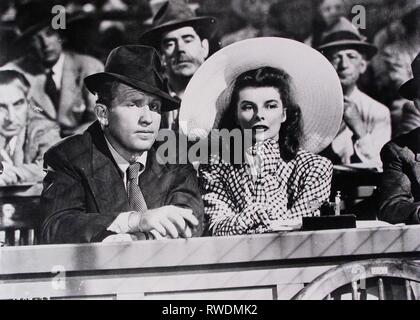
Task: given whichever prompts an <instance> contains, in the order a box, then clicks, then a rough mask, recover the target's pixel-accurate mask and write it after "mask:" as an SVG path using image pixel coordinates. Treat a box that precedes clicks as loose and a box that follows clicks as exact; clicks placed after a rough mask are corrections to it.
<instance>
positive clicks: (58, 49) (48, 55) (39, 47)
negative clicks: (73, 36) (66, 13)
mask: <svg viewBox="0 0 420 320" xmlns="http://www.w3.org/2000/svg"><path fill="white" fill-rule="evenodd" d="M32 43H33V46H34V47H35V49H36V51H37V53H38V55H39V57H40V58H41V61H42V63H43V64H44V65H46V66H48V67H51V66H53V65H54V64H55V63H56V62H57V61H58V59H59V58H60V55H61V53H62V52H63V45H62V43H61V37H60V35H59V34H58V32H57V31H55V30H53V29H52V28H45V29H42V30H41V31H39V32H38V33H37V34H36V35H35V36H34V37H33V38H32Z"/></svg>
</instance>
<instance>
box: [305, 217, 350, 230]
mask: <svg viewBox="0 0 420 320" xmlns="http://www.w3.org/2000/svg"><path fill="white" fill-rule="evenodd" d="M349 228H356V216H355V215H354V214H344V215H340V216H324V217H322V216H321V217H303V218H302V231H310V230H327V229H349Z"/></svg>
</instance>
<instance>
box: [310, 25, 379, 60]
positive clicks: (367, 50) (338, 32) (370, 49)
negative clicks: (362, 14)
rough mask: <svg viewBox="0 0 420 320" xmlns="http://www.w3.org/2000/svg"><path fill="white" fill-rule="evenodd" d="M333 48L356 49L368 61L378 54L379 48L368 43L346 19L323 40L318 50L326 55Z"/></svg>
mask: <svg viewBox="0 0 420 320" xmlns="http://www.w3.org/2000/svg"><path fill="white" fill-rule="evenodd" d="M333 48H352V49H355V50H357V51H359V52H361V53H363V54H364V55H365V56H366V58H367V59H368V60H370V59H371V58H372V57H373V56H374V55H375V54H376V53H377V52H378V48H376V47H375V46H374V45H373V44H370V43H368V42H366V39H365V37H364V36H362V35H361V34H360V32H359V30H357V28H356V27H355V26H354V25H353V24H352V23H351V22H350V21H349V20H347V19H346V18H344V17H341V18H340V20H339V22H338V23H337V24H336V25H335V26H334V27H333V29H332V30H331V31H330V32H328V33H327V34H326V35H325V36H324V37H323V38H322V39H321V44H320V45H319V46H318V48H317V49H318V50H319V51H321V52H322V53H325V52H326V51H328V50H330V49H333Z"/></svg>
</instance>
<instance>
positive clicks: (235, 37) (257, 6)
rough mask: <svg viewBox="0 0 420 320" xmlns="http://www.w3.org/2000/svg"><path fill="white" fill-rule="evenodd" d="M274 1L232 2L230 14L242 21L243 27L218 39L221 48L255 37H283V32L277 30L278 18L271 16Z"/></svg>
mask: <svg viewBox="0 0 420 320" xmlns="http://www.w3.org/2000/svg"><path fill="white" fill-rule="evenodd" d="M275 3H276V1H275V0H232V1H231V10H232V12H233V13H234V14H235V15H236V16H238V17H239V18H241V20H243V23H244V26H243V27H242V28H240V29H239V30H237V31H234V32H232V33H230V34H227V35H225V36H223V37H222V38H221V39H220V42H221V46H222V47H225V46H227V45H229V44H231V43H234V42H237V41H240V40H245V39H249V38H255V37H265V36H278V37H280V36H284V35H285V34H284V32H282V31H281V30H279V29H276V28H275V26H276V27H277V28H278V27H279V26H280V23H279V22H278V21H277V22H276V21H275V20H278V19H279V18H280V17H279V16H277V17H274V16H273V9H274V8H275V7H273V4H275Z"/></svg>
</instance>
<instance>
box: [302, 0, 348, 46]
mask: <svg viewBox="0 0 420 320" xmlns="http://www.w3.org/2000/svg"><path fill="white" fill-rule="evenodd" d="M312 3H313V10H314V13H315V15H314V18H313V22H312V32H311V34H310V35H309V37H308V38H306V39H305V41H304V43H306V44H307V45H309V46H311V47H318V45H319V44H320V41H321V39H322V38H323V37H324V36H325V35H326V34H327V33H329V32H331V30H332V28H333V27H334V26H335V25H336V24H337V23H338V22H339V20H340V18H341V17H347V15H348V8H347V4H346V0H312Z"/></svg>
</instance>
